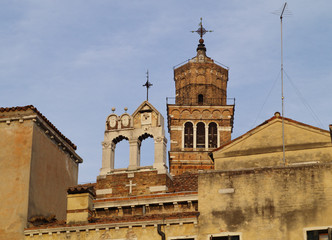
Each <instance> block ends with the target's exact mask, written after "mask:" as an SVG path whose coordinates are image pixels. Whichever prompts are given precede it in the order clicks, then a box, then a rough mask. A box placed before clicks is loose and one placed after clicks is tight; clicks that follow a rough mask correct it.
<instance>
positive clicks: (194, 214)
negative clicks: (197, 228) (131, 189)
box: [25, 211, 199, 230]
mask: <svg viewBox="0 0 332 240" xmlns="http://www.w3.org/2000/svg"><path fill="white" fill-rule="evenodd" d="M198 216H199V212H197V211H193V212H178V213H170V214H167V213H164V214H152V215H141V216H122V217H119V216H117V217H103V218H94V217H91V218H90V219H89V223H77V224H70V225H68V224H66V223H65V222H64V221H56V222H52V223H45V224H43V225H39V226H30V227H29V228H26V229H25V230H34V229H51V228H58V227H73V226H93V225H95V224H101V223H102V224H112V223H125V222H144V221H156V220H165V219H179V218H180V219H185V218H193V217H198Z"/></svg>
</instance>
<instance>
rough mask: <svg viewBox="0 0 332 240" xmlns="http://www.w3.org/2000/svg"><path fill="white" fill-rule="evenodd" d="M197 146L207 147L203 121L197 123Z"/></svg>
mask: <svg viewBox="0 0 332 240" xmlns="http://www.w3.org/2000/svg"><path fill="white" fill-rule="evenodd" d="M196 141H197V142H196V147H197V148H205V124H204V123H203V122H199V123H197V134H196Z"/></svg>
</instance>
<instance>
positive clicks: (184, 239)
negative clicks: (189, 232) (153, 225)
mask: <svg viewBox="0 0 332 240" xmlns="http://www.w3.org/2000/svg"><path fill="white" fill-rule="evenodd" d="M174 240H195V239H194V238H176V239H174Z"/></svg>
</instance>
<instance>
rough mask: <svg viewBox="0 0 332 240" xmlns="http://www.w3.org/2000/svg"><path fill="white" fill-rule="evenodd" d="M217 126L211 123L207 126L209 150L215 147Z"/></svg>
mask: <svg viewBox="0 0 332 240" xmlns="http://www.w3.org/2000/svg"><path fill="white" fill-rule="evenodd" d="M217 138H218V133H217V124H216V123H214V122H212V123H210V124H209V148H216V147H217Z"/></svg>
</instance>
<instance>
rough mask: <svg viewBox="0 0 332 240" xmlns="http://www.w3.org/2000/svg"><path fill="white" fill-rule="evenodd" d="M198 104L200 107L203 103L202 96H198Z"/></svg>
mask: <svg viewBox="0 0 332 240" xmlns="http://www.w3.org/2000/svg"><path fill="white" fill-rule="evenodd" d="M197 98H198V104H199V105H202V104H203V101H204V98H203V94H198V97H197Z"/></svg>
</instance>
